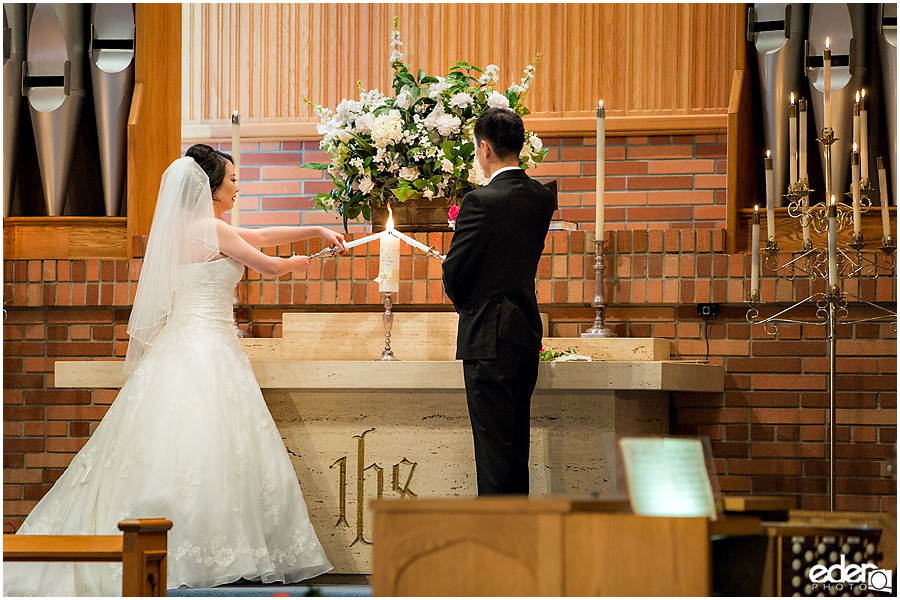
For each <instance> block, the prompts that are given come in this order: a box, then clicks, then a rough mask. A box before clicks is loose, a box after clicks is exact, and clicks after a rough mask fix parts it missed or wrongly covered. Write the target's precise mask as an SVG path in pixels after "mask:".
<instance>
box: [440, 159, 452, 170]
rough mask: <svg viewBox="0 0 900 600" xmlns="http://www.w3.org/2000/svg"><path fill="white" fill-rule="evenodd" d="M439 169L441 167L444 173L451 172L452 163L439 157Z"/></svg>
mask: <svg viewBox="0 0 900 600" xmlns="http://www.w3.org/2000/svg"><path fill="white" fill-rule="evenodd" d="M441 169H443V171H444V172H446V173H452V172H453V163H452V162H450V161H449V160H448V159H446V158H442V159H441Z"/></svg>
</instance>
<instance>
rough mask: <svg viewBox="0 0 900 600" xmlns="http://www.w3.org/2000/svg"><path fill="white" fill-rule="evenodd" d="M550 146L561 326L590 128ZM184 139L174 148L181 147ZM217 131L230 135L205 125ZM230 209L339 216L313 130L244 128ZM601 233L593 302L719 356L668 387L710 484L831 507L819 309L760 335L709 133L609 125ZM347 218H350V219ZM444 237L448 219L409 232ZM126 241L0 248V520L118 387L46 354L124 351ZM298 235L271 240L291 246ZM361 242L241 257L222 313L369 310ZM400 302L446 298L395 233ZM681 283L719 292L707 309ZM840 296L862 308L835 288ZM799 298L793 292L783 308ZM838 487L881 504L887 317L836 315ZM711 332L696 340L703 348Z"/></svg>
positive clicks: (619, 318)
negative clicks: (691, 389)
mask: <svg viewBox="0 0 900 600" xmlns="http://www.w3.org/2000/svg"><path fill="white" fill-rule="evenodd" d="M544 144H545V145H546V146H547V147H548V148H549V150H550V152H549V154H548V157H547V160H546V161H545V162H544V163H543V164H541V165H539V166H538V167H537V168H536V169H534V170H533V171H532V172H531V174H532V175H533V176H536V177H540V178H547V179H550V178H555V179H558V180H559V190H560V193H559V204H560V214H559V217H560V218H562V219H566V220H569V221H574V222H577V223H579V225H581V226H582V230H581V231H575V232H552V233H551V234H550V235H548V238H547V243H546V246H545V251H544V256H543V257H542V258H541V261H540V264H539V267H538V279H537V292H538V301H539V302H540V304H541V308H542V310H543V311H545V312H547V313H549V314H550V320H551V335H553V336H563V337H572V336H577V335H578V334H579V333H580V332H581V331H582V330H583V329H586V328H587V327H589V326H590V325H591V323H592V321H593V317H594V310H593V309H592V308H591V307H590V306H589V302H590V300H591V298H592V296H593V261H594V259H593V254H592V251H593V244H592V243H591V239H592V237H591V236H592V234H591V233H586V232H585V231H584V230H585V229H586V230H591V229H593V226H594V223H593V219H594V202H595V197H594V196H595V195H594V181H595V179H594V178H595V170H594V169H595V165H594V156H595V151H596V148H595V146H594V144H595V140H594V139H593V138H548V139H545V140H544ZM187 146H188V145H187V144H186V145H185V148H187ZM220 147H221V149H222V150H224V151H229V150H230V145H229V144H221V145H220ZM241 150H242V152H241V203H242V211H241V223H242V224H243V225H272V224H281V223H285V224H304V225H309V224H327V225H338V224H339V223H338V220H337V219H336V218H334V217H333V216H331V215H327V214H325V213H323V212H322V211H319V210H317V209H314V208H313V207H312V202H311V198H312V196H313V195H314V194H315V193H318V192H320V191H327V190H328V189H329V186H330V183H329V182H328V181H327V180H325V179H324V178H323V174H322V173H321V172H319V171H311V170H302V169H299V168H298V166H299V165H300V164H303V163H305V162H309V161H320V162H321V161H325V160H327V156H326V155H324V154H323V153H321V152H320V151H319V150H318V143H317V142H282V143H244V144H242V148H241ZM606 157H607V164H606V173H607V177H606V185H607V190H606V191H607V193H606V196H605V198H606V205H607V211H606V223H607V229H608V230H610V231H611V232H610V236H609V242H608V244H607V248H608V265H609V267H608V270H607V272H606V277H607V289H606V294H607V299H608V302H609V308H608V311H607V320H608V323H609V325H610V326H611V327H612V329H613V330H614V331H615V333H616V334H617V335H619V336H630V337H659V338H667V339H671V340H672V341H673V357H674V358H675V359H683V360H705V359H706V356H707V354H708V356H709V360H710V362H713V363H715V364H724V365H725V368H726V390H725V393H724V394H673V402H674V404H675V406H676V411H675V425H674V427H675V429H676V431H677V433H679V434H686V435H705V436H708V437H709V438H710V439H711V440H712V446H713V451H714V454H715V456H716V459H717V467H718V471H719V476H720V485H721V487H722V490H723V491H725V492H731V493H742V494H750V493H752V494H784V495H790V496H795V497H797V498H798V505H799V506H801V507H803V508H808V509H825V508H827V507H828V496H827V481H828V460H827V446H826V443H825V441H824V439H825V431H826V428H825V425H824V423H825V422H826V417H827V414H828V409H827V406H828V391H827V390H828V388H827V378H828V355H827V350H828V342H827V340H826V338H825V335H826V332H825V331H824V328H823V327H822V326H813V325H786V326H784V325H783V326H781V328H780V330H779V335H778V337H777V338H772V337H771V336H769V335H768V334H767V333H766V332H765V331H764V330H763V327H762V326H759V325H754V326H751V325H750V324H748V323H747V321H746V319H745V315H746V306H744V305H742V302H743V300H744V299H745V298H746V296H747V294H748V290H747V280H748V278H749V272H750V266H749V265H750V261H749V257H748V256H746V255H728V254H725V243H724V242H725V235H724V231H723V227H724V224H725V192H724V189H725V166H726V163H725V139H724V136H715V135H710V136H658V137H621V138H610V139H609V140H608V147H607V149H606ZM367 228H368V227H367V226H366V225H363V224H352V223H351V225H350V232H351V234H350V237H351V238H352V237H354V236H358V235H362V233H364V232H365V231H366V230H367ZM414 237H415V238H417V239H419V240H420V241H424V242H426V243H428V244H429V245H433V246H435V247H436V248H438V249H440V250H441V251H442V252H445V251H446V249H447V248H448V247H449V243H450V239H451V234H450V233H444V234H441V233H431V234H414ZM134 241H135V248H134V251H135V255H136V256H137V257H138V258H135V259H133V260H130V261H98V260H73V261H55V260H47V261H37V260H32V261H5V262H4V301H5V307H6V309H7V315H6V317H5V319H4V323H3V338H4V380H3V383H4V385H3V387H4V411H3V417H4V419H3V421H4V422H3V425H4V447H3V449H4V473H3V483H4V487H3V498H4V511H3V513H4V530H5V531H12V530H15V529H16V528H17V527H18V525H19V524H20V523H21V520H22V518H24V516H25V515H27V514H28V512H29V511H30V510H31V508H32V507H33V506H34V504H35V503H36V502H37V501H38V499H40V498H41V497H42V496H43V494H44V493H45V492H46V491H47V489H49V487H50V486H51V485H52V484H53V482H55V481H56V479H57V478H58V477H59V476H60V474H61V473H62V471H63V469H64V468H65V467H66V466H67V465H68V464H69V461H70V460H71V458H72V456H74V453H75V452H77V451H78V449H80V448H81V447H82V446H83V445H84V443H85V442H86V441H87V438H88V436H89V435H90V434H91V433H92V432H93V430H94V429H95V427H96V425H97V423H98V421H99V420H100V419H101V418H102V416H103V415H104V414H105V412H106V410H107V408H108V407H109V405H110V404H111V403H112V401H113V400H114V399H115V396H116V390H103V389H96V390H62V389H57V388H55V387H54V384H53V363H54V361H56V360H58V359H65V360H113V359H119V360H120V359H122V358H123V357H124V355H125V350H126V347H127V339H128V337H127V333H126V331H125V329H126V325H127V323H128V317H129V315H130V305H131V302H132V301H133V298H134V295H135V291H136V287H137V278H138V275H139V273H140V268H141V259H140V256H142V251H143V248H144V245H145V243H146V240H141V239H135V240H134ZM320 247H321V246H320V242H319V241H318V240H313V241H310V242H303V243H300V244H295V245H294V246H293V247H279V248H277V249H271V250H270V251H271V252H273V253H278V254H280V255H288V254H290V253H291V252H294V251H296V252H298V253H303V254H308V253H312V252H316V251H318V250H319V249H320ZM374 252H377V248H376V247H371V248H369V247H358V248H356V249H354V251H353V254H352V255H351V256H348V257H344V258H341V259H339V260H335V259H329V260H325V261H314V264H312V265H311V267H310V270H309V272H308V273H306V274H305V276H299V277H294V276H285V277H282V278H280V279H277V280H264V279H262V278H261V277H260V276H259V275H258V274H256V273H253V272H248V273H247V275H246V277H245V279H244V280H243V281H242V282H241V283H240V284H239V286H238V295H239V297H240V299H241V301H242V303H243V304H242V305H241V306H240V308H239V309H238V310H237V317H238V320H239V322H240V323H241V325H242V327H244V328H245V329H247V330H249V331H251V332H252V334H253V335H254V336H257V337H272V336H276V337H277V336H280V335H281V321H282V314H283V313H284V312H290V311H297V310H338V311H340V310H373V311H378V310H380V304H379V301H380V297H379V294H378V289H377V286H376V284H375V283H374V282H373V281H372V279H373V278H374V277H375V276H376V274H377V270H378V258H377V254H374ZM401 252H402V255H401V263H400V269H401V270H400V275H401V284H400V292H399V294H398V296H399V297H398V302H397V306H396V307H395V308H396V310H397V311H398V312H401V311H403V310H423V309H426V310H434V309H436V310H451V306H450V305H449V302H448V300H447V299H446V298H445V297H444V295H443V289H442V285H441V272H440V264H439V263H438V262H437V261H435V260H433V259H429V258H427V257H425V256H422V255H421V254H419V253H416V254H412V253H411V252H410V249H409V247H408V246H406V245H402V246H401ZM818 285H819V287H817V286H816V285H813V286H810V284H809V282H808V281H806V280H798V281H796V282H793V283H792V282H788V281H785V280H778V281H776V280H775V279H774V278H772V277H765V278H764V279H763V280H762V283H761V294H762V298H763V300H765V301H767V302H771V303H772V304H768V305H765V306H764V308H763V312H764V315H769V314H772V312H775V311H777V310H779V309H781V308H785V307H786V306H788V305H789V304H790V303H791V302H792V301H793V300H794V299H802V298H806V297H808V296H809V295H810V293H811V292H815V291H820V288H821V282H819V284H818ZM844 289H845V291H848V292H850V293H853V294H856V295H858V296H860V297H862V298H864V299H866V300H869V301H873V302H878V303H882V304H883V305H885V306H895V305H896V292H895V281H894V280H893V279H892V278H884V279H879V280H864V281H862V282H859V283H857V282H855V281H850V282H846V283H845V285H844ZM697 302H719V303H722V310H721V312H720V314H719V316H718V317H716V318H715V319H712V320H711V321H710V322H709V324H708V325H707V324H706V323H705V322H704V321H702V320H701V319H699V318H697V316H696V308H695V304H696V303H697ZM849 310H850V315H851V316H852V317H853V318H854V319H856V318H864V317H865V316H869V315H871V314H874V313H870V311H873V310H874V309H872V308H871V307H869V306H868V305H865V304H860V303H856V304H850V305H849ZM794 316H795V317H797V318H798V319H799V318H804V319H812V318H814V316H815V315H814V310H813V309H811V308H808V307H805V308H803V309H801V310H800V311H799V312H796V313H794ZM837 334H838V346H837V347H838V356H839V358H838V361H837V371H838V375H837V386H836V389H837V390H838V391H837V407H838V413H837V422H838V427H837V436H836V437H837V452H836V454H837V457H838V461H837V473H838V485H837V493H838V495H837V507H838V508H839V509H842V510H896V482H895V481H894V479H893V478H892V475H893V473H892V472H889V471H888V468H887V465H888V459H889V457H894V456H895V455H896V431H897V426H896V425H897V418H896V402H897V393H896V392H897V375H896V356H897V350H896V332H895V331H894V329H893V328H892V327H890V326H889V325H884V324H878V323H859V324H856V325H846V326H841V327H839V328H838V331H837ZM707 348H708V350H707Z"/></svg>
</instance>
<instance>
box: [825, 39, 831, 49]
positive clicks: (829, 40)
mask: <svg viewBox="0 0 900 600" xmlns="http://www.w3.org/2000/svg"><path fill="white" fill-rule="evenodd" d="M830 43H831V38H825V49H826V50H828V46H829V44H830Z"/></svg>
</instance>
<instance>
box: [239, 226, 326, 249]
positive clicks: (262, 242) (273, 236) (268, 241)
mask: <svg viewBox="0 0 900 600" xmlns="http://www.w3.org/2000/svg"><path fill="white" fill-rule="evenodd" d="M234 230H235V231H236V232H237V234H238V235H239V236H241V238H242V239H243V240H244V241H245V242H247V243H248V244H250V245H251V246H255V247H257V248H265V247H269V246H280V245H282V244H290V243H291V242H300V241H303V240H308V239H310V238H314V237H320V238H322V239H323V240H325V241H326V242H327V243H326V246H338V247H341V248H343V246H344V236H343V235H341V234H340V233H337V232H336V231H332V230H331V229H328V228H327V227H319V226H313V227H289V226H284V225H281V226H277V227H263V228H261V229H244V228H242V227H234Z"/></svg>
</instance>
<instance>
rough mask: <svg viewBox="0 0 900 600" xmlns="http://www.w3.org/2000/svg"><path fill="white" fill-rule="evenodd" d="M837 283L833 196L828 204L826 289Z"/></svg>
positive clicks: (835, 221) (835, 208) (835, 216)
mask: <svg viewBox="0 0 900 600" xmlns="http://www.w3.org/2000/svg"><path fill="white" fill-rule="evenodd" d="M836 285H837V206H835V204H834V196H832V197H831V204H829V205H828V290H829V291H831V289H832V288H834V287H835V286H836Z"/></svg>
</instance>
